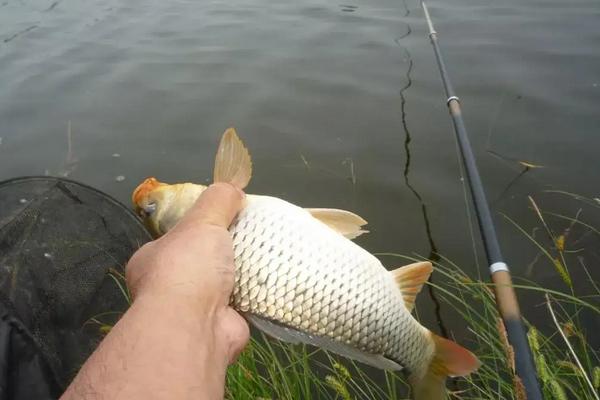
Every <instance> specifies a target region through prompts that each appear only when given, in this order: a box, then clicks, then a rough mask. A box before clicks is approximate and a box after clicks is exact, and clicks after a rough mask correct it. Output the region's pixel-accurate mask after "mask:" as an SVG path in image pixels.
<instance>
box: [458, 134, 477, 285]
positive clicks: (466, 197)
mask: <svg viewBox="0 0 600 400" xmlns="http://www.w3.org/2000/svg"><path fill="white" fill-rule="evenodd" d="M454 148H455V150H456V160H457V161H458V171H459V174H460V182H461V186H462V190H463V200H464V203H465V211H466V214H467V221H468V225H469V236H470V237H471V247H472V249H473V258H474V259H475V266H476V267H477V277H478V278H479V279H481V270H480V268H481V266H480V265H479V252H478V251H477V242H476V240H475V229H474V228H475V222H474V220H473V214H472V213H471V204H470V203H469V193H468V189H467V183H466V182H467V180H466V177H465V169H464V168H465V167H464V166H463V165H462V163H461V162H460V157H461V155H460V147H459V146H458V142H457V141H456V140H455V141H454Z"/></svg>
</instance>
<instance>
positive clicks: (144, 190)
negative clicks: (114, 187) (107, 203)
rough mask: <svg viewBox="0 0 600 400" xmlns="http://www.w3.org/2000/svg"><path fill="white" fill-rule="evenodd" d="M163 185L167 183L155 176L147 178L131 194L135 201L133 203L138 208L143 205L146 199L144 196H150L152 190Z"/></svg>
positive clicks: (132, 199)
mask: <svg viewBox="0 0 600 400" xmlns="http://www.w3.org/2000/svg"><path fill="white" fill-rule="evenodd" d="M163 185H165V184H164V183H162V182H159V181H158V179H156V178H154V177H150V178H146V179H145V180H144V181H143V182H142V183H140V184H139V185H138V187H136V188H135V190H134V191H133V194H132V195H131V201H132V202H133V205H134V206H135V207H136V209H138V208H140V207H141V204H142V201H143V200H144V198H146V196H148V194H149V193H150V192H152V191H153V190H154V189H156V188H157V187H159V186H163Z"/></svg>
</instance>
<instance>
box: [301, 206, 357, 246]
mask: <svg viewBox="0 0 600 400" xmlns="http://www.w3.org/2000/svg"><path fill="white" fill-rule="evenodd" d="M306 211H308V212H309V213H310V214H311V215H312V216H313V217H315V218H316V219H318V220H319V221H321V222H322V223H324V224H325V225H327V226H329V227H330V228H331V229H333V230H334V231H336V232H339V233H340V234H341V235H343V236H345V237H346V238H348V239H354V238H356V237H358V236H360V235H362V234H363V233H366V232H368V231H367V230H363V229H361V227H362V226H363V225H366V224H367V221H365V220H364V219H363V218H361V217H360V216H358V215H356V214H354V213H351V212H350V211H345V210H337V209H335V208H307V209H306Z"/></svg>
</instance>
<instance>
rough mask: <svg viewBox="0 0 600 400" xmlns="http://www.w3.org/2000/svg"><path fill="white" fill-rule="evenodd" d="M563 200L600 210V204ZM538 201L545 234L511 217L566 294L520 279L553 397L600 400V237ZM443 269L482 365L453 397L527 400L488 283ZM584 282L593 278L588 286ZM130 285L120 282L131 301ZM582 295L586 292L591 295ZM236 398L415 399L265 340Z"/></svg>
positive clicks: (355, 367) (379, 380)
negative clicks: (593, 253) (586, 247)
mask: <svg viewBox="0 0 600 400" xmlns="http://www.w3.org/2000/svg"><path fill="white" fill-rule="evenodd" d="M555 193H556V194H557V195H561V196H567V197H570V198H571V199H574V200H575V201H577V202H578V203H581V205H582V206H585V207H587V208H589V209H590V210H591V211H593V212H600V199H589V198H585V197H582V196H576V195H572V194H569V193H566V192H555ZM529 202H530V206H531V209H532V212H533V215H535V217H536V218H537V221H538V222H539V223H538V224H537V225H540V226H535V227H532V228H529V229H528V228H526V227H524V226H521V225H519V224H518V223H516V222H515V221H512V220H511V219H510V218H508V217H507V220H508V221H509V222H510V223H511V224H512V225H514V227H515V230H516V231H517V232H518V233H519V234H520V235H522V237H523V238H525V239H527V240H528V241H529V242H530V243H531V246H532V248H534V249H536V250H537V251H538V252H539V254H538V256H537V257H535V263H536V268H551V269H552V270H553V271H554V272H553V273H554V274H555V275H556V276H558V277H559V279H558V280H557V281H558V282H559V283H560V286H562V288H543V287H540V286H538V285H537V284H535V283H534V282H531V281H526V280H523V279H521V280H515V287H516V288H517V290H518V292H519V294H520V295H521V298H522V297H523V295H527V296H528V298H534V299H535V300H539V301H537V302H536V303H535V306H536V307H535V312H534V313H532V312H525V315H526V316H527V315H535V317H536V323H537V325H536V324H534V322H532V321H525V323H526V325H527V328H528V330H529V333H528V338H529V344H530V346H531V350H532V353H533V358H534V361H535V365H536V368H537V372H538V376H539V379H540V384H541V385H542V390H543V394H544V398H546V399H555V400H563V399H590V400H600V397H599V393H600V349H598V348H594V347H593V340H591V336H592V335H593V333H592V332H586V331H585V329H584V327H585V326H586V325H585V321H596V322H592V324H597V321H600V287H599V286H598V284H597V283H596V282H595V280H594V279H593V277H592V273H591V271H590V270H589V269H588V266H587V265H586V260H585V258H584V257H583V256H582V250H583V249H581V248H577V246H580V245H581V243H582V241H583V238H587V239H590V237H592V239H593V240H592V243H600V231H599V230H598V229H597V228H595V227H594V226H593V224H590V223H588V222H586V221H584V220H583V219H582V215H581V214H582V213H581V209H579V211H577V212H576V214H575V215H574V216H573V217H570V216H566V215H562V214H559V213H554V212H549V211H544V210H543V209H542V208H541V207H539V206H538V204H537V203H536V202H535V201H534V200H533V198H529ZM558 228H561V230H557V229H558ZM540 231H541V232H543V235H540ZM388 255H390V254H388ZM391 256H395V257H402V258H407V257H403V256H400V255H391ZM435 269H436V273H437V275H438V276H444V278H445V279H436V283H435V284H431V285H432V286H433V287H434V288H435V290H436V292H437V294H438V297H439V299H440V300H441V302H442V303H443V304H446V305H448V306H450V307H449V308H450V309H453V310H455V312H456V313H457V314H458V315H459V316H460V318H462V319H463V320H464V321H465V324H466V326H467V331H468V332H469V333H470V335H468V336H470V337H469V338H468V339H466V340H461V342H465V344H467V347H469V348H470V349H471V350H472V351H473V352H474V353H475V354H477V356H478V357H479V358H480V360H481V361H482V366H481V367H480V369H479V370H478V371H477V372H476V373H474V374H472V375H471V376H469V377H466V378H461V379H460V380H449V382H448V388H449V395H450V398H451V399H490V400H491V399H515V400H523V399H526V396H525V393H524V390H523V386H522V384H521V382H520V381H519V379H518V377H516V375H515V374H514V364H515V363H514V353H513V350H512V348H511V347H510V346H509V344H508V340H507V337H506V331H505V329H504V326H503V323H502V320H501V319H500V318H499V315H498V311H497V309H496V303H495V301H494V293H493V285H492V284H490V283H487V276H485V277H478V278H475V277H471V276H468V275H467V274H466V273H465V272H464V271H463V270H462V269H461V268H459V267H458V266H457V265H456V264H454V263H452V262H451V261H450V260H448V259H445V258H443V257H442V258H441V261H439V262H437V263H436V264H435ZM575 271H577V273H575ZM115 274H117V272H116V271H115ZM576 276H580V277H581V276H583V277H584V278H585V280H584V281H582V282H578V281H577V280H576V279H575V277H576ZM596 276H597V272H596ZM121 278H122V276H120V277H118V278H115V281H116V282H117V283H118V284H119V286H120V288H121V290H122V291H123V293H124V295H126V296H127V295H128V293H127V290H126V288H125V287H124V285H123V284H122V283H121V282H122V280H121ZM439 282H443V283H439ZM580 288H584V289H583V292H582V290H581V289H580ZM529 311H530V310H529ZM101 320H102V319H101V318H96V319H93V320H92V322H95V323H98V324H99V325H100V329H101V330H103V331H107V329H108V326H107V325H106V324H103V323H102V322H101ZM588 326H589V323H588ZM594 340H596V343H597V342H598V339H594ZM226 398H227V399H236V400H251V399H252V400H258V399H311V398H313V399H331V400H337V399H339V400H350V399H352V400H354V399H394V400H396V399H404V398H409V387H408V384H407V383H406V377H405V376H404V375H403V374H402V373H391V372H382V371H377V370H373V369H371V368H369V367H364V366H362V365H361V364H358V363H353V362H351V361H348V360H346V359H342V358H339V357H337V356H335V355H332V354H329V353H327V352H325V351H323V350H319V349H315V348H313V347H309V346H304V345H288V344H285V343H282V342H279V341H277V340H272V339H268V338H266V337H264V336H261V335H255V336H254V337H253V338H252V339H251V342H250V344H249V345H248V346H247V348H246V350H245V351H244V352H243V353H242V354H241V355H240V357H239V360H238V362H237V363H235V364H234V365H233V366H231V367H230V368H229V371H228V374H227V387H226Z"/></svg>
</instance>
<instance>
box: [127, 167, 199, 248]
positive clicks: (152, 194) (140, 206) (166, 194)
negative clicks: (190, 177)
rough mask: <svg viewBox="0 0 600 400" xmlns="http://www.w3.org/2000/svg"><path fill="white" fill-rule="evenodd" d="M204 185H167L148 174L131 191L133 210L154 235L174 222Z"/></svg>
mask: <svg viewBox="0 0 600 400" xmlns="http://www.w3.org/2000/svg"><path fill="white" fill-rule="evenodd" d="M204 189H206V186H204V185H196V184H193V183H178V184H173V185H170V184H167V183H163V182H160V181H158V180H157V179H156V178H147V179H146V180H144V182H142V183H141V184H139V185H138V187H137V188H136V189H135V190H134V191H133V195H132V196H131V200H132V202H133V206H134V208H135V212H136V213H137V214H138V215H139V216H140V217H141V218H142V220H143V221H144V223H145V224H146V227H147V228H148V230H150V232H151V233H152V235H154V237H159V236H162V235H164V234H165V233H167V231H168V230H170V229H171V228H172V227H173V226H175V224H176V223H177V222H178V221H179V220H180V219H181V217H183V215H184V214H185V213H186V212H187V210H189V209H190V207H192V206H193V204H194V203H195V202H196V200H197V199H198V197H199V196H200V194H201V193H202V192H203V191H204Z"/></svg>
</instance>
